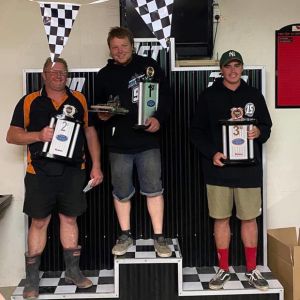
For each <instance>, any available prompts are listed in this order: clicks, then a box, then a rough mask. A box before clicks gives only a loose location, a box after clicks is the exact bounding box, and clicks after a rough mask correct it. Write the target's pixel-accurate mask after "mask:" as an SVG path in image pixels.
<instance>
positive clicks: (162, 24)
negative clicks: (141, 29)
mask: <svg viewBox="0 0 300 300" xmlns="http://www.w3.org/2000/svg"><path fill="white" fill-rule="evenodd" d="M131 2H132V4H133V6H134V8H135V10H136V11H137V13H138V14H139V15H140V16H141V18H142V19H143V21H144V22H145V24H146V25H147V27H148V28H149V29H150V31H151V32H152V33H153V34H154V35H155V36H156V38H157V39H158V41H159V42H160V44H161V45H162V47H163V48H166V49H168V44H167V43H168V40H169V38H170V36H171V24H172V14H173V2H174V0H161V1H155V0H131Z"/></svg>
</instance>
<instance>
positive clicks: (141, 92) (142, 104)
mask: <svg viewBox="0 0 300 300" xmlns="http://www.w3.org/2000/svg"><path fill="white" fill-rule="evenodd" d="M153 76H154V68H153V67H148V68H147V69H146V76H145V77H144V78H143V79H142V80H141V81H140V82H139V85H138V120H137V124H136V125H135V126H134V128H135V129H146V128H147V127H148V126H147V125H146V122H147V119H148V118H150V117H152V116H153V114H154V113H155V111H156V109H157V106H158V94H159V93H158V91H159V84H158V82H153Z"/></svg>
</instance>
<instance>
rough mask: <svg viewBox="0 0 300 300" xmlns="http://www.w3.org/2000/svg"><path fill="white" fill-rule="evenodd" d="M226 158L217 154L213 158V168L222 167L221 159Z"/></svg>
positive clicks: (221, 154)
mask: <svg viewBox="0 0 300 300" xmlns="http://www.w3.org/2000/svg"><path fill="white" fill-rule="evenodd" d="M226 158H227V157H226V156H225V155H224V154H223V153H221V152H217V153H216V154H215V155H214V156H213V164H214V165H215V166H218V167H223V166H224V164H223V163H222V159H226Z"/></svg>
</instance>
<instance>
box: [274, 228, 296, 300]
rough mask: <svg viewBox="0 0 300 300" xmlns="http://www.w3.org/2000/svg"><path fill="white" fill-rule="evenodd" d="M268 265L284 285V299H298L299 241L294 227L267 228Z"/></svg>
mask: <svg viewBox="0 0 300 300" xmlns="http://www.w3.org/2000/svg"><path fill="white" fill-rule="evenodd" d="M268 266H269V267H270V269H271V271H272V273H273V274H274V275H275V277H277V279H278V280H279V281H280V283H281V284H282V285H283V287H284V299H285V300H300V243H299V240H297V230H296V228H295V227H289V228H278V229H270V230H268Z"/></svg>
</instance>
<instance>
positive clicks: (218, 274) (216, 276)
mask: <svg viewBox="0 0 300 300" xmlns="http://www.w3.org/2000/svg"><path fill="white" fill-rule="evenodd" d="M224 274H225V271H224V270H223V269H219V271H218V273H217V274H216V275H215V276H214V278H213V279H214V280H216V279H218V278H221V279H222V276H223V275H224Z"/></svg>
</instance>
